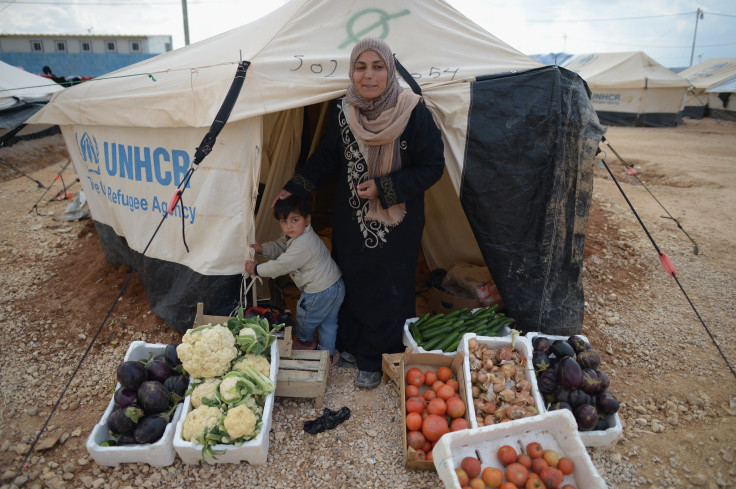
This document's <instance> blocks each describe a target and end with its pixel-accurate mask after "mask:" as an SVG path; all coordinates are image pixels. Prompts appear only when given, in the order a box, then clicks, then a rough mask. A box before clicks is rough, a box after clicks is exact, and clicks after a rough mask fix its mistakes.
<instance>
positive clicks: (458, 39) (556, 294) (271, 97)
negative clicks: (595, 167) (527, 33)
mask: <svg viewBox="0 0 736 489" xmlns="http://www.w3.org/2000/svg"><path fill="white" fill-rule="evenodd" d="M359 35H360V36H364V35H374V36H379V37H382V38H384V39H385V40H386V41H387V42H388V44H389V45H390V46H391V48H392V49H393V51H394V52H395V54H396V57H397V59H398V60H399V61H400V62H401V63H402V64H403V65H404V66H405V67H406V69H407V70H408V71H409V72H410V73H411V74H412V77H413V78H414V80H415V81H416V82H418V84H419V85H420V86H421V89H422V93H423V95H424V101H425V103H426V104H427V106H428V107H429V109H430V110H431V111H432V113H433V115H434V117H435V120H436V121H437V123H438V125H439V126H440V129H441V131H442V135H443V141H444V143H445V157H446V164H447V171H446V172H445V175H444V176H443V178H442V180H441V181H440V182H439V183H438V184H437V185H435V186H434V187H432V189H430V192H429V194H428V196H427V225H426V228H425V233H424V239H423V248H424V253H425V256H426V258H427V262H428V264H429V265H430V267H431V268H433V269H434V268H437V267H442V268H450V267H451V266H452V265H454V264H456V263H461V262H462V263H474V264H483V263H484V262H485V264H486V265H487V266H488V268H489V270H490V271H491V274H492V275H493V277H494V279H495V282H496V284H497V285H498V288H499V291H500V292H501V294H502V295H505V297H504V302H505V303H506V306H507V308H508V310H509V312H510V313H511V314H515V316H514V317H516V318H517V321H519V324H520V326H522V327H525V328H527V329H536V330H540V329H541V328H542V325H544V326H545V327H546V328H547V329H548V330H554V329H555V327H557V328H560V329H559V331H560V332H561V333H564V332H565V331H571V330H575V329H577V330H579V328H580V327H581V326H582V305H583V298H582V285H581V281H580V276H579V275H580V273H579V272H580V269H581V268H582V267H581V265H582V246H583V242H584V233H585V223H586V222H587V210H588V205H589V201H590V192H591V190H592V188H591V186H592V183H591V182H592V169H591V165H590V161H591V160H592V157H593V154H594V152H595V148H596V147H597V145H598V142H599V140H600V127H599V126H598V124H597V120H596V118H595V114H594V112H593V111H592V108H591V106H590V104H589V100H588V99H587V95H586V92H585V87H584V84H583V82H582V80H580V78H579V77H577V76H575V75H574V74H572V73H570V72H567V71H566V70H561V69H560V68H558V67H542V66H541V65H540V64H539V63H537V62H536V61H534V60H532V59H531V58H529V57H527V56H525V55H523V54H521V53H519V52H518V51H516V50H515V49H513V48H511V47H510V46H508V45H506V44H505V43H503V42H502V41H500V40H499V39H497V38H496V37H494V36H493V35H491V34H489V33H488V32H486V31H484V30H483V29H481V28H480V27H479V26H477V25H476V24H474V23H473V22H472V21H470V20H469V19H467V18H465V17H464V16H463V15H461V14H460V13H459V12H457V11H456V10H454V9H453V8H452V7H450V6H449V5H448V4H447V3H445V2H444V1H442V0H408V1H404V2H400V3H397V2H395V1H392V0H373V1H371V2H365V1H361V0H350V1H347V0H346V1H343V0H341V1H337V0H292V1H290V2H288V3H287V4H285V5H284V6H282V7H281V8H279V9H278V10H276V11H274V12H272V13H271V14H269V15H267V16H265V17H263V18H261V19H259V20H257V21H255V22H252V23H250V24H247V25H244V26H242V27H239V28H236V29H233V30H231V31H228V32H224V33H222V34H220V35H218V36H215V37H212V38H210V39H206V40H204V41H201V42H198V43H195V44H192V45H189V46H187V47H184V48H182V49H178V50H176V51H173V52H169V53H166V54H162V55H160V56H157V57H155V58H151V59H148V60H145V61H143V62H140V63H137V64H135V65H131V66H129V67H126V68H124V69H122V70H119V71H116V72H113V73H110V74H108V75H105V76H102V77H98V78H97V79H95V80H93V81H90V82H86V83H83V84H80V85H76V86H73V87H70V88H67V89H66V90H65V91H64V92H61V93H60V94H58V95H57V96H56V97H54V99H53V100H52V102H51V103H50V104H49V105H48V106H47V107H46V108H45V109H44V110H43V111H42V112H40V113H39V114H37V116H36V117H35V118H34V120H35V121H36V122H47V123H50V122H53V123H56V124H60V125H61V127H62V133H63V134H64V138H65V140H66V143H67V146H68V148H69V152H70V155H71V157H72V159H73V161H74V164H75V167H76V169H77V172H78V174H79V175H80V180H81V181H82V185H83V187H84V190H85V192H86V193H87V195H88V200H89V206H90V210H91V213H92V216H93V219H94V221H95V224H96V227H97V230H98V234H99V235H100V239H101V241H102V244H103V250H104V252H105V254H106V257H107V259H108V261H110V262H111V263H115V264H125V265H128V266H132V265H133V264H134V263H135V261H136V259H137V257H138V256H139V253H140V252H142V251H143V250H144V249H145V246H146V244H147V243H148V242H149V240H150V239H151V236H152V233H153V230H155V229H156V227H157V225H158V224H159V222H160V221H161V217H162V215H163V214H164V213H165V212H166V207H167V203H168V201H169V198H170V196H171V194H172V191H173V190H174V188H175V186H176V185H178V184H179V183H180V182H181V181H182V178H183V175H184V174H185V172H186V171H187V169H188V168H189V167H190V165H191V163H192V154H193V152H194V149H195V148H196V147H197V146H198V145H199V143H200V141H201V140H202V138H203V136H204V134H205V133H206V132H207V130H208V128H209V126H210V124H211V123H212V122H213V119H214V117H215V115H216V113H217V112H218V109H219V108H220V105H221V104H222V101H223V99H224V97H225V94H226V93H227V91H228V88H229V87H230V85H231V82H232V80H233V75H234V73H235V71H236V66H237V64H238V62H239V61H240V60H245V61H247V62H249V63H250V64H249V66H248V69H247V73H246V78H245V81H244V84H243V87H242V90H241V91H240V95H239V97H238V98H237V100H236V102H235V104H234V106H233V108H232V113H231V115H230V118H229V120H228V122H227V124H225V126H224V128H223V130H222V132H221V133H220V135H219V137H218V139H217V142H216V144H215V145H214V147H213V148H212V152H211V154H210V155H209V156H208V157H207V159H205V160H204V162H203V163H202V164H201V165H199V167H198V168H197V169H196V171H195V172H194V174H193V176H192V179H191V184H190V187H189V188H187V189H186V191H185V192H184V195H183V199H182V200H183V210H182V208H181V207H177V208H176V210H175V214H174V215H173V216H171V217H172V219H167V220H166V221H165V222H164V224H163V225H162V226H161V229H160V231H159V233H158V235H157V237H156V239H154V240H153V241H152V243H151V246H150V248H149V249H148V251H147V252H146V257H145V259H144V260H143V262H142V264H141V266H140V267H139V268H138V272H139V275H140V276H141V279H142V282H143V284H144V287H145V289H146V293H147V295H148V299H149V302H150V303H151V306H152V308H153V310H154V312H156V314H158V315H159V316H161V317H162V318H164V319H165V320H166V321H167V323H168V324H169V325H170V326H172V327H174V328H176V329H179V330H185V329H186V328H188V327H191V325H192V319H193V318H194V315H195V312H196V303H197V302H204V303H205V309H206V310H207V309H208V310H209V311H208V312H207V313H209V314H228V313H230V312H231V311H232V308H233V306H234V304H237V300H238V292H239V285H240V279H241V273H242V272H243V264H244V261H245V260H246V258H247V257H248V256H249V253H252V250H250V248H249V247H248V244H249V243H251V242H253V241H254V240H255V239H256V237H257V238H258V240H260V241H266V240H269V239H274V238H276V237H277V236H278V225H277V223H276V221H275V219H273V217H272V214H271V211H270V209H268V206H267V203H269V202H270V201H271V200H272V199H273V197H274V196H275V195H276V193H278V191H279V189H280V188H281V186H282V185H283V184H284V183H285V182H286V181H287V180H288V179H289V178H290V177H291V176H292V175H293V172H294V168H295V166H296V165H297V161H298V159H299V156H300V153H305V152H308V151H309V150H310V148H313V147H314V145H315V144H316V142H317V140H318V138H319V131H320V129H321V126H322V122H323V119H322V116H323V114H324V113H325V109H326V106H327V103H328V102H329V101H331V100H333V99H335V98H338V97H340V96H342V95H343V94H344V91H345V88H346V87H347V85H348V79H347V72H348V66H347V65H348V60H349V56H350V52H351V49H352V47H353V45H354V44H355V42H356V41H357V40H358V36H359ZM550 111H552V112H550ZM561 112H562V113H561ZM563 121H564V124H563V123H562V122H563ZM550 134H555V135H556V137H552V138H550V137H549V135H550ZM303 141H305V142H304V143H303ZM494 165H495V166H494ZM259 187H260V191H259ZM259 197H260V200H261V201H262V202H263V203H264V205H263V206H261V207H262V208H260V209H259V211H258V212H256V202H257V201H258V199H259ZM458 197H459V198H458ZM489 219H497V221H498V222H496V223H491V222H489ZM182 226H183V227H184V231H185V234H186V243H187V245H188V247H189V251H187V249H186V248H185V244H184V242H183V239H182ZM560 226H561V227H562V230H560V229H558V228H559V227H560ZM571 263H573V264H574V266H571V265H570V264H571ZM563 272H564V273H563ZM517 276H518V277H524V281H523V282H522V281H519V280H517V278H516V277H517ZM517 289H518V291H517Z"/></svg>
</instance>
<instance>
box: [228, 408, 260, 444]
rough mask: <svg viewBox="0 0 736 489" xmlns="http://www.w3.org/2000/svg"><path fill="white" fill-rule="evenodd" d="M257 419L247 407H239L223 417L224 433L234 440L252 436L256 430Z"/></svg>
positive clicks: (230, 410)
mask: <svg viewBox="0 0 736 489" xmlns="http://www.w3.org/2000/svg"><path fill="white" fill-rule="evenodd" d="M257 423H258V417H257V416H256V415H255V414H254V413H253V411H251V410H250V409H248V407H247V406H244V405H242V404H241V405H239V406H236V407H234V408H232V409H229V410H228V411H227V415H226V416H225V422H224V423H223V424H224V426H225V431H227V434H228V435H229V436H230V438H232V439H233V440H235V439H236V438H240V437H241V436H248V435H252V434H253V432H254V431H255V429H256V424H257Z"/></svg>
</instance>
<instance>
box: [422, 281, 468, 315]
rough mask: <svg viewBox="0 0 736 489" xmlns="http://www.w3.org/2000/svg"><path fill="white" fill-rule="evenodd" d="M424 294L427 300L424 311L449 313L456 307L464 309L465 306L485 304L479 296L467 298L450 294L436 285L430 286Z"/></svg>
mask: <svg viewBox="0 0 736 489" xmlns="http://www.w3.org/2000/svg"><path fill="white" fill-rule="evenodd" d="M423 295H424V298H425V299H426V301H427V309H426V311H424V312H429V313H431V314H439V313H443V314H447V313H448V312H452V311H454V310H455V309H462V308H463V307H467V308H468V309H475V308H477V307H483V304H481V303H480V300H479V299H477V298H465V297H459V296H456V295H450V294H448V293H447V292H443V291H441V290H440V289H437V288H435V287H432V288H430V289H429V290H428V291H427V292H425V293H424V294H423Z"/></svg>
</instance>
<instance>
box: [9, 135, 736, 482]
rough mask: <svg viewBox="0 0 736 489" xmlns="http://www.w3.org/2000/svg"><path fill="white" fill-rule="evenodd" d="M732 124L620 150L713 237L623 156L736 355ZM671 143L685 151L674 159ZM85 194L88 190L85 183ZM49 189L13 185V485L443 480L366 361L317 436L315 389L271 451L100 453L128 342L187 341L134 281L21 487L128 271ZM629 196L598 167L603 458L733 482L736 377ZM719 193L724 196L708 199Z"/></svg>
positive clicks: (592, 263)
mask: <svg viewBox="0 0 736 489" xmlns="http://www.w3.org/2000/svg"><path fill="white" fill-rule="evenodd" d="M734 136H736V128H735V127H733V126H724V125H715V126H705V127H703V126H700V125H694V124H693V125H686V126H684V127H681V128H672V129H666V130H648V129H641V128H611V129H610V130H609V132H608V133H607V138H608V139H609V141H612V144H614V145H615V147H616V150H617V151H618V152H619V153H621V154H623V155H629V156H630V157H631V158H632V161H635V162H636V164H637V165H638V166H639V167H640V168H642V169H641V170H640V175H641V178H642V179H643V180H645V181H647V180H646V179H647V178H648V177H649V178H650V180H648V181H656V185H654V186H653V187H652V188H653V189H654V192H655V194H656V195H657V197H658V198H660V199H661V200H663V201H664V202H665V205H666V206H667V207H668V209H669V210H670V211H676V212H673V214H675V215H676V216H678V217H681V218H682V219H681V222H682V224H683V225H684V227H685V228H686V229H687V230H688V232H690V233H691V234H693V235H694V236H695V239H696V240H697V241H698V244H699V248H700V253H699V254H698V255H697V256H696V255H694V254H693V249H692V244H691V243H690V242H689V241H688V240H687V238H686V237H684V236H683V234H682V233H681V231H679V230H678V229H677V228H676V226H675V225H674V224H673V223H672V222H671V221H670V220H663V219H659V217H660V215H661V214H662V211H661V209H658V208H656V206H652V204H651V203H650V202H649V200H651V198H648V197H647V196H646V195H645V193H644V190H643V189H642V187H641V186H640V185H637V184H636V182H630V181H626V179H625V176H624V175H625V174H623V172H621V171H620V170H619V171H616V170H615V173H616V175H617V176H618V178H621V179H622V180H623V185H624V187H625V190H626V191H627V193H629V194H630V197H631V198H632V200H634V201H635V206H636V207H637V209H638V210H639V211H640V213H641V215H642V217H643V219H644V220H645V222H646V223H647V227H648V228H649V229H650V231H651V232H652V235H653V236H654V237H655V239H656V241H657V242H658V244H659V245H660V246H661V247H662V249H663V250H664V251H666V252H667V253H668V255H669V256H670V257H671V258H672V260H673V262H674V263H675V264H676V265H677V270H678V278H679V280H680V282H681V284H682V286H683V288H684V289H685V291H686V292H687V293H688V295H689V296H690V298H691V300H692V301H693V303H694V304H695V305H696V307H697V309H698V312H699V313H700V315H701V317H702V318H703V319H704V321H705V323H706V325H707V326H708V328H709V330H710V332H711V334H712V335H713V337H714V338H715V339H716V340H717V341H718V343H719V345H720V347H721V348H722V350H723V353H724V354H725V355H726V357H727V358H728V359H729V361H730V363H731V364H732V365H736V343H734V342H733V339H732V338H733V333H732V331H733V329H734V326H736V321H735V320H734V317H736V315H735V314H734V313H735V312H736V311H734V309H736V297H735V296H736V287H734V270H735V267H734V266H733V263H734V262H733V245H732V243H733V238H735V237H734V236H733V234H734V232H735V231H734V228H736V227H735V226H728V225H723V223H728V222H729V220H730V219H732V218H731V217H730V216H732V215H733V211H734V210H736V209H734V207H735V206H736V203H734V199H733V197H732V196H733V195H734V187H736V184H735V183H734V178H733V175H734V171H733V163H734V157H733V156H732V153H733V146H734V141H736V138H734ZM55 137H57V138H58V136H55ZM652 140H657V141H658V144H659V146H658V147H657V148H658V149H657V150H656V151H654V150H652V149H651V148H649V147H648V146H647V145H648V144H649V143H648V142H649V141H652ZM58 141H60V139H59V140H58ZM696 143H697V144H696ZM701 143H702V144H705V148H703V147H702V146H698V144H701ZM706 143H707V144H706ZM678 145H683V147H684V148H685V149H683V148H680V147H679V146H678ZM663 148H664V149H663ZM687 148H690V149H689V150H688V149H687ZM11 149H12V148H11ZM666 151H672V152H673V153H674V155H672V154H668V155H667V157H666V158H664V157H663V156H662V152H666ZM688 151H690V153H688ZM677 155H679V159H678V158H677ZM13 156H15V157H16V159H14V160H13V164H15V165H16V166H18V165H21V164H22V163H23V158H22V151H16V152H15V153H14V155H13ZM0 157H6V158H7V156H6V154H0ZM688 158H689V159H691V160H692V159H693V158H700V160H699V162H700V163H701V164H700V166H699V167H698V171H699V172H703V173H705V174H709V175H710V176H711V177H712V178H706V177H703V176H702V175H695V176H694V175H693V171H694V170H693V167H692V166H689V165H688ZM611 161H613V160H611ZM719 162H721V163H723V164H724V167H723V168H725V169H723V168H722V167H718V166H717V164H718V163H719ZM62 163H63V162H62ZM609 163H610V162H609ZM729 165H730V166H729ZM706 167H707V168H706ZM58 171H59V166H58V164H55V165H52V166H49V167H46V168H44V169H43V170H39V171H37V172H35V173H33V174H32V176H33V177H34V178H37V179H39V180H40V181H42V182H49V181H51V180H52V179H53V177H54V175H55V174H56V173H57V172H58ZM655 177H656V178H655ZM67 180H69V178H67ZM72 190H73V191H78V190H79V186H78V184H77V187H76V188H72ZM42 192H43V191H42V190H40V189H38V188H37V187H36V186H35V184H33V183H32V182H30V181H29V180H27V179H16V180H9V181H6V182H4V183H0V203H1V204H2V205H1V206H0V222H1V223H2V230H3V235H2V238H0V265H2V274H0V288H1V290H2V294H0V334H1V335H2V337H3V338H5V341H3V342H2V343H0V393H2V396H1V397H0V466H2V469H1V470H0V475H1V480H0V489H6V488H10V487H23V488H33V489H41V488H50V489H51V488H81V487H85V488H111V489H125V488H157V487H167V488H172V487H173V488H177V487H182V488H183V487H188V488H189V487H196V488H200V487H201V488H204V487H247V486H254V487H264V488H278V487H304V488H336V489H337V488H353V487H365V488H434V487H440V486H441V483H440V481H439V478H438V477H437V475H436V474H435V473H434V472H417V471H409V470H406V469H405V468H404V467H403V459H402V436H401V417H400V416H401V415H400V412H399V408H400V402H399V398H398V396H397V394H396V392H395V390H394V386H393V384H392V383H391V382H389V383H388V384H382V385H381V386H380V387H378V388H377V389H375V390H372V391H362V390H358V389H356V388H355V387H354V386H353V385H352V379H353V375H354V371H353V370H351V369H347V368H343V367H340V368H333V369H332V370H331V371H330V378H329V383H328V387H327V393H326V396H325V402H326V406H328V407H330V408H332V409H338V408H339V407H341V406H348V407H350V409H351V411H352V416H351V418H350V420H348V421H347V422H345V423H343V424H341V425H340V426H338V427H337V428H336V429H335V430H331V431H328V432H326V433H322V434H319V435H316V436H313V435H309V434H306V433H305V432H304V431H303V430H302V429H301V428H302V425H303V422H304V421H306V420H309V419H313V418H315V417H317V416H318V415H319V414H321V413H318V412H317V411H316V410H315V408H314V404H313V402H312V401H311V400H302V399H286V398H277V401H276V403H275V407H274V412H273V427H272V431H271V433H270V438H269V439H270V449H269V456H268V462H267V464H266V465H263V466H250V465H248V464H239V465H227V466H219V465H215V466H190V465H186V464H183V463H182V462H181V460H180V459H178V458H177V459H176V461H175V462H174V464H173V465H171V466H168V467H165V468H157V467H152V466H149V465H147V464H144V463H138V464H123V465H120V466H118V467H115V468H111V467H102V466H99V465H97V464H96V463H95V462H94V460H92V458H91V457H90V456H89V454H88V453H87V450H86V449H85V441H86V438H87V436H88V435H89V433H90V431H91V429H92V427H93V426H94V424H95V423H96V422H98V421H99V419H100V416H101V414H102V412H103V411H104V409H105V407H106V406H107V404H108V402H109V400H110V396H111V393H112V389H113V387H114V382H115V378H114V372H115V367H116V366H117V364H118V363H119V362H120V361H121V360H122V358H123V356H124V354H125V351H126V350H127V348H128V345H129V344H130V342H131V341H133V340H143V341H149V342H164V343H167V342H171V341H178V339H179V338H180V334H179V333H177V332H176V331H174V330H172V329H170V328H168V327H167V326H166V325H165V324H163V322H162V321H161V319H160V318H157V317H156V316H155V315H153V314H151V312H150V310H149V306H148V304H147V302H146V300H145V296H144V293H143V291H142V287H141V285H140V283H139V282H137V281H136V280H135V279H134V280H132V281H131V284H130V286H129V289H128V290H127V291H126V293H125V294H124V296H123V297H122V299H121V300H120V302H118V304H117V305H116V306H115V309H114V313H113V314H112V315H111V317H110V318H111V319H110V321H109V322H108V323H106V325H105V327H104V328H102V331H101V333H100V334H99V336H98V337H97V338H96V341H95V343H94V346H93V347H92V348H91V349H90V350H89V353H88V356H87V357H86V359H85V360H84V362H82V363H81V367H80V369H79V371H78V372H76V374H75V375H74V380H73V381H72V383H71V384H70V386H69V389H68V390H67V391H66V393H65V394H64V396H63V397H61V402H60V403H59V405H58V408H57V409H56V413H55V414H54V416H53V417H52V418H51V419H50V421H49V424H48V426H46V427H45V429H44V430H43V433H42V436H41V441H40V443H39V444H38V445H37V446H36V448H35V449H34V452H33V453H32V454H31V455H30V457H29V459H28V465H27V467H25V468H24V470H23V471H22V474H21V475H20V477H18V478H16V479H15V480H14V482H12V483H11V481H13V478H14V476H15V475H16V472H17V470H18V469H19V467H20V464H21V463H22V461H23V460H24V458H25V456H26V454H27V453H28V451H29V449H30V445H31V443H32V442H33V439H34V438H35V436H36V434H37V433H38V430H39V429H40V428H41V427H42V425H43V423H44V422H45V421H46V419H47V416H48V414H49V412H50V411H51V409H52V407H53V406H54V403H55V402H56V401H57V399H59V396H60V394H61V392H62V390H63V389H64V387H65V386H66V384H67V382H68V380H69V378H70V376H71V375H72V374H73V373H74V371H75V368H76V367H77V365H79V363H80V360H81V358H82V355H83V354H84V352H85V350H86V349H87V347H88V345H89V344H90V341H91V339H92V338H93V336H94V335H95V333H96V332H97V330H98V327H99V324H100V322H101V321H102V319H103V318H104V317H105V313H106V312H107V311H108V309H109V308H110V305H111V304H112V303H113V300H114V299H115V297H116V295H117V293H118V291H119V290H120V288H121V285H122V283H123V282H124V280H125V279H126V278H127V275H128V272H129V271H128V270H125V269H118V268H116V267H112V266H110V265H107V264H106V263H105V261H104V256H102V252H101V248H100V247H99V243H98V242H97V238H96V235H95V233H94V228H90V226H89V222H63V221H55V220H54V218H53V215H48V214H50V213H52V212H53V214H54V215H59V214H60V213H61V212H62V211H63V210H64V207H65V206H66V204H67V203H66V202H47V201H46V199H44V200H43V201H42V203H41V204H39V207H38V209H39V211H40V212H39V213H37V212H29V209H31V208H32V206H33V204H34V203H35V202H37V201H38V200H39V198H40V197H41V194H42ZM616 192H617V190H616V189H615V187H614V186H613V184H612V183H611V182H610V180H609V179H608V177H607V176H606V174H605V173H604V171H603V170H602V169H600V168H597V169H596V180H595V190H594V203H593V207H592V209H591V214H590V221H589V225H588V233H587V242H586V256H585V269H584V282H585V288H586V289H585V290H586V301H587V306H586V315H585V324H584V328H583V331H582V333H583V334H584V335H586V336H587V337H588V338H589V339H590V341H591V343H592V345H593V347H595V348H596V349H598V350H599V351H600V352H601V353H602V357H603V366H602V370H605V371H606V372H607V373H608V374H609V376H610V377H611V381H612V383H611V387H612V390H613V391H614V393H615V394H616V395H617V397H618V398H619V400H620V401H621V410H620V412H619V414H620V418H621V422H622V425H623V427H624V428H623V436H622V438H621V439H620V440H619V441H618V442H617V443H616V444H615V445H614V446H612V447H607V448H591V449H589V453H590V456H591V458H592V460H593V463H594V465H595V466H596V468H597V470H598V471H599V473H600V474H601V475H602V476H603V477H604V479H605V480H606V481H607V483H608V485H609V487H611V488H622V489H623V488H652V489H654V488H657V489H660V488H662V489H664V488H681V487H683V488H687V487H694V488H700V487H703V488H708V489H710V488H720V487H736V482H734V481H735V480H736V466H735V465H734V447H736V380H735V379H734V376H733V375H732V374H731V372H729V371H728V369H727V367H726V364H725V362H724V360H723V358H721V356H720V354H719V352H718V350H717V349H716V348H715V346H714V343H713V341H712V340H711V338H710V337H709V335H708V333H707V332H706V330H705V329H704V328H703V326H702V325H701V324H700V322H699V321H698V320H697V317H696V316H695V315H694V313H693V310H692V308H691V307H690V305H689V304H688V302H687V300H686V299H685V298H684V296H683V294H682V293H681V292H680V289H679V288H678V286H677V284H676V283H675V282H674V280H673V279H672V278H671V277H669V276H667V275H666V274H665V273H664V272H663V271H662V268H661V265H660V264H659V262H658V260H657V257H656V253H655V252H654V250H653V248H652V245H651V243H650V242H649V241H648V239H647V238H646V236H645V235H644V233H643V232H642V231H641V229H640V228H639V227H638V224H637V223H636V221H635V219H634V218H633V216H632V214H631V212H630V211H629V210H628V209H627V208H626V204H625V202H624V201H623V199H621V197H620V195H617V193H616ZM50 193H51V192H50ZM724 195H725V196H724ZM704 196H709V197H712V198H709V199H705V198H704ZM47 197H48V196H47ZM645 199H649V200H645ZM718 199H722V200H718ZM713 200H716V201H717V202H718V206H717V207H716V208H715V209H709V210H703V208H702V207H703V206H706V205H708V202H710V201H713ZM41 214H46V215H41ZM579 489H582V488H579Z"/></svg>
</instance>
